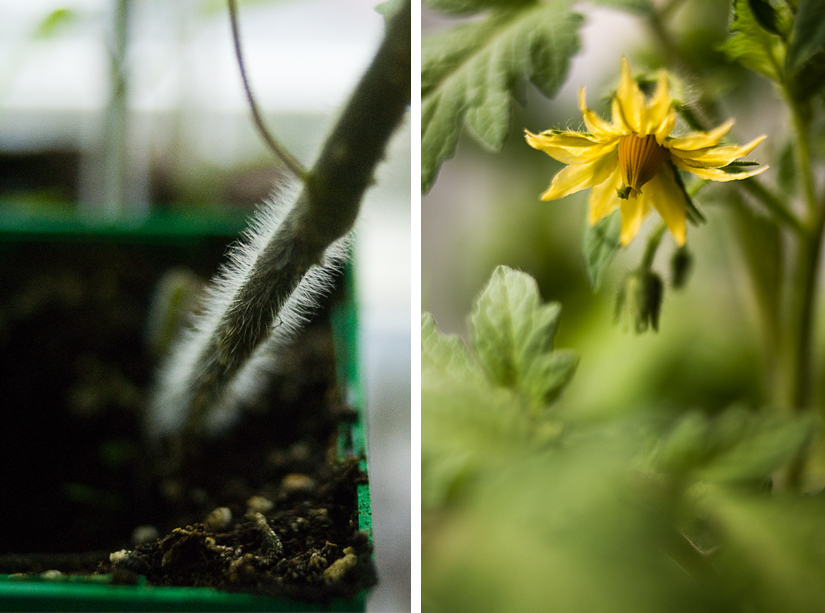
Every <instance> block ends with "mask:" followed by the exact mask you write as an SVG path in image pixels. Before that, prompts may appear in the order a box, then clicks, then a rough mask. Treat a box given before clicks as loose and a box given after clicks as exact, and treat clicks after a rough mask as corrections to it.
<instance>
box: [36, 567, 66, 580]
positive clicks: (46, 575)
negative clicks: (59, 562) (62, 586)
mask: <svg viewBox="0 0 825 613" xmlns="http://www.w3.org/2000/svg"><path fill="white" fill-rule="evenodd" d="M40 577H41V578H42V579H49V580H54V579H61V578H62V577H63V573H61V572H60V571H59V570H54V569H51V570H44V571H43V572H42V573H40Z"/></svg>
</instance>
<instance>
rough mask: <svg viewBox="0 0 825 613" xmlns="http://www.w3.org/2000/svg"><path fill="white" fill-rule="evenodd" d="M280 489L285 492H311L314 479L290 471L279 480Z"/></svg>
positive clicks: (313, 486) (313, 487)
mask: <svg viewBox="0 0 825 613" xmlns="http://www.w3.org/2000/svg"><path fill="white" fill-rule="evenodd" d="M281 489H283V490H284V491H285V492H286V493H288V494H292V493H295V492H311V491H312V490H314V489H315V479H313V478H312V477H310V476H309V475H304V474H301V473H291V474H289V475H287V476H286V477H284V478H283V480H282V481H281Z"/></svg>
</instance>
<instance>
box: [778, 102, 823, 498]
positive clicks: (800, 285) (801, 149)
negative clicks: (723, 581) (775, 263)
mask: <svg viewBox="0 0 825 613" xmlns="http://www.w3.org/2000/svg"><path fill="white" fill-rule="evenodd" d="M784 89H785V92H784V93H785V95H786V99H787V102H788V106H789V107H790V110H791V118H792V122H793V127H794V131H795V132H796V146H797V164H798V167H799V169H800V172H801V181H802V188H803V194H804V198H805V208H806V210H805V213H806V219H805V223H804V228H805V232H804V233H800V234H799V235H798V237H797V238H798V242H797V252H796V261H795V262H794V263H793V266H794V270H793V272H792V274H793V277H792V279H791V282H792V286H791V288H792V289H791V296H790V300H791V302H790V317H791V328H790V330H791V336H790V347H788V350H787V357H786V362H787V370H786V377H787V382H788V383H787V385H788V389H787V391H786V396H785V399H784V404H785V405H786V406H787V407H789V408H790V409H791V410H793V411H794V412H796V413H801V412H803V411H807V410H810V409H811V405H812V400H813V388H812V372H813V370H814V364H813V362H814V355H813V353H814V352H813V335H814V324H815V321H814V315H815V313H816V298H817V289H818V283H817V282H818V278H819V270H820V260H821V257H820V253H821V251H822V234H823V230H825V207H823V206H821V205H820V203H818V202H817V197H816V184H815V182H814V176H813V169H812V167H811V153H810V140H809V128H810V122H809V121H808V119H807V118H806V116H805V113H804V112H803V109H801V108H800V106H799V104H798V103H797V101H796V100H795V99H794V97H793V95H792V93H791V92H790V91H789V89H788V88H787V87H786V88H784ZM805 461H806V456H805V455H804V454H803V455H800V456H798V457H797V458H796V459H795V460H794V461H793V462H792V463H791V466H790V467H789V469H788V472H787V474H786V487H788V488H789V489H793V490H796V489H799V487H800V485H801V484H802V479H803V476H804V475H803V472H804V467H805Z"/></svg>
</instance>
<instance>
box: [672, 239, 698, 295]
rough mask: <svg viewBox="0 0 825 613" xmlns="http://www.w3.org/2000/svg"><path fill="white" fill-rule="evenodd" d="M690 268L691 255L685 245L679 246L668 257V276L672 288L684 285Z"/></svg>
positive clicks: (691, 264) (691, 262)
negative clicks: (671, 255)
mask: <svg viewBox="0 0 825 613" xmlns="http://www.w3.org/2000/svg"><path fill="white" fill-rule="evenodd" d="M691 268H693V256H692V255H691V254H690V251H688V250H687V247H679V248H678V249H677V250H676V251H674V252H673V257H671V258H670V278H671V283H672V284H673V287H674V288H676V289H681V288H683V287H684V286H685V283H687V278H688V275H689V274H690V270H691Z"/></svg>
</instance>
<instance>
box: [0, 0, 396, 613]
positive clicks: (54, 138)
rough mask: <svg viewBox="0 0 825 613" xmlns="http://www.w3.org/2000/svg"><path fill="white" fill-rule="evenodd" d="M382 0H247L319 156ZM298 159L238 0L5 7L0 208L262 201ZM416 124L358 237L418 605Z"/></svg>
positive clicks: (295, 124) (387, 582) (378, 33)
mask: <svg viewBox="0 0 825 613" xmlns="http://www.w3.org/2000/svg"><path fill="white" fill-rule="evenodd" d="M376 4H377V3H376V2H375V1H373V0H247V1H243V0H242V1H241V2H240V3H239V11H240V32H241V42H242V47H243V50H244V53H245V57H246V62H247V72H248V75H249V78H250V82H251V83H250V84H251V87H252V90H253V93H254V94H255V96H256V97H257V101H258V104H259V106H260V108H261V110H262V112H263V113H264V116H265V119H266V121H267V123H268V125H269V127H270V129H271V130H272V131H273V132H274V133H275V134H276V136H277V137H278V138H279V139H280V140H281V141H282V142H283V143H284V145H285V146H286V147H287V148H288V149H289V150H290V151H291V152H292V153H293V154H294V155H295V156H296V157H297V158H298V159H299V160H300V161H301V162H302V163H304V164H305V165H307V166H310V165H311V163H312V161H313V160H314V159H315V157H316V155H317V153H318V151H319V149H320V146H321V144H322V142H323V139H324V137H325V135H326V133H327V131H328V130H329V128H330V127H331V125H332V122H333V121H334V120H335V119H336V117H337V114H338V112H339V111H340V109H341V107H342V105H343V104H344V103H345V102H346V100H347V98H348V96H349V93H350V92H351V90H352V88H353V87H354V85H355V83H356V82H357V80H358V78H359V77H360V76H361V74H362V73H363V71H364V70H365V69H366V67H367V65H368V63H369V61H370V60H371V58H372V55H373V53H374V51H375V50H376V48H377V46H378V44H379V43H380V40H381V37H382V35H383V28H384V22H383V18H382V17H381V15H379V14H378V13H377V12H375V10H374V9H375V5H376ZM284 174H285V171H284V170H282V169H281V167H280V165H279V164H278V163H277V162H276V161H275V160H274V159H273V157H272V155H271V153H269V151H268V150H267V149H266V148H265V146H264V145H263V143H262V141H261V139H260V137H259V135H258V134H257V133H256V131H255V129H254V127H253V124H252V121H251V118H250V112H249V108H248V106H247V103H246V99H245V97H244V92H243V88H242V84H241V80H240V76H239V71H238V66H237V64H236V61H235V56H234V51H233V47H232V39H231V33H230V26H229V17H228V13H227V6H226V2H224V1H222V0H177V1H175V2H164V1H161V0H130V1H128V2H127V1H126V0H73V1H71V0H64V1H53V0H29V1H27V2H15V1H12V0H2V1H0V211H3V210H5V211H14V210H15V209H20V210H25V211H32V210H37V211H46V212H48V211H51V210H59V211H69V210H75V209H77V210H80V211H82V212H83V213H85V214H88V215H93V216H100V217H101V218H104V219H108V218H115V217H121V216H131V217H135V216H136V217H141V216H144V215H146V214H148V213H149V212H150V211H160V210H173V211H179V212H187V213H192V214H197V213H199V212H202V213H204V214H228V215H241V214H248V213H250V212H252V210H253V209H254V207H255V206H256V205H257V204H258V203H260V202H261V201H262V200H263V199H264V198H265V197H266V196H267V195H268V194H269V192H270V190H271V189H272V186H273V185H274V184H276V183H277V182H278V181H279V180H281V179H283V177H284ZM410 189H411V188H410V130H409V124H406V125H405V126H404V128H403V129H402V130H400V131H399V133H398V134H396V136H395V137H394V139H393V140H392V142H391V144H390V150H389V152H388V155H387V159H386V161H385V162H384V163H383V164H382V165H381V167H380V168H379V169H378V176H377V181H376V185H375V186H374V187H372V188H371V189H370V190H369V192H368V193H367V197H366V200H365V202H364V206H363V209H362V216H361V220H360V222H359V226H358V231H357V247H356V265H357V271H358V272H357V279H358V284H359V287H358V291H359V299H360V302H361V306H362V326H361V331H362V345H363V356H362V360H363V363H364V369H365V377H366V385H367V390H368V407H369V412H370V417H369V419H370V451H371V459H370V471H371V472H370V476H371V480H372V495H373V505H374V527H375V537H376V559H377V562H378V572H379V576H380V581H381V583H380V585H379V587H378V588H376V590H375V592H374V593H373V596H372V597H371V602H370V604H369V607H370V609H372V610H380V611H391V610H399V611H400V610H409V606H410V605H409V601H410V338H411V337H410V247H411V245H410V193H411V192H410Z"/></svg>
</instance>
